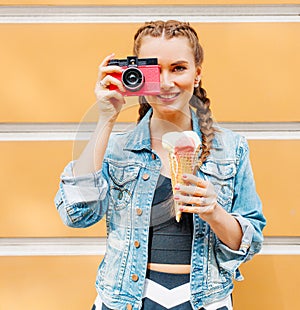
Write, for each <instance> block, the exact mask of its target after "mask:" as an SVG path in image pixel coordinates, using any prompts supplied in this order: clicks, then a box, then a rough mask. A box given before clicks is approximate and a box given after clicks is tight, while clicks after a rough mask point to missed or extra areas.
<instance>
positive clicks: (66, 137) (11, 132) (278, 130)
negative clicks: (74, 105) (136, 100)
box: [0, 122, 300, 141]
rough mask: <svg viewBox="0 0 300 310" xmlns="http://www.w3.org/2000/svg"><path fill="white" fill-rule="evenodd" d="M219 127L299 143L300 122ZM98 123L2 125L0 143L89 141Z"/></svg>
mask: <svg viewBox="0 0 300 310" xmlns="http://www.w3.org/2000/svg"><path fill="white" fill-rule="evenodd" d="M218 125H220V126H222V127H225V128H229V129H231V130H233V131H236V132H238V133H240V134H242V135H244V136H245V137H246V138H247V139H249V140H299V139H300V122H273V123H271V122H265V123H262V122H260V123H255V122H251V123H250V122H249V123H245V122H244V123H238V122H220V123H218ZM95 126H96V123H0V141H75V140H77V141H85V140H88V139H89V138H90V136H91V134H92V132H93V130H94V128H95ZM134 126H135V123H133V122H131V123H126V122H119V123H116V124H115V126H114V129H113V131H114V132H124V131H128V130H131V129H132V128H134Z"/></svg>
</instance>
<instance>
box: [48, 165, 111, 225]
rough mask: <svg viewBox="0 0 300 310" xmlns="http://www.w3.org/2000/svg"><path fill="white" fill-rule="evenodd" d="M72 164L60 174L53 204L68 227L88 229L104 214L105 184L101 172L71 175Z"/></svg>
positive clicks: (105, 204)
mask: <svg viewBox="0 0 300 310" xmlns="http://www.w3.org/2000/svg"><path fill="white" fill-rule="evenodd" d="M73 165H74V162H70V163H69V164H68V165H67V166H66V168H65V169H64V171H63V173H62V174H61V178H60V184H59V190H58V192H57V194H56V196H55V199H54V202H55V205H56V208H57V210H58V212H59V214H60V216H61V218H62V220H63V222H64V223H65V224H66V225H67V226H70V227H78V228H79V227H88V226H90V225H93V224H94V223H96V222H98V221H99V220H100V219H101V218H102V217H103V216H104V214H105V212H106V206H107V203H105V200H106V194H107V188H108V185H107V182H106V180H105V178H104V177H103V170H99V171H97V172H95V173H90V174H87V175H83V176H77V177H76V176H74V175H73Z"/></svg>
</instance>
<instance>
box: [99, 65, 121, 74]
mask: <svg viewBox="0 0 300 310" xmlns="http://www.w3.org/2000/svg"><path fill="white" fill-rule="evenodd" d="M99 70H100V71H101V72H102V73H106V74H107V73H120V74H121V73H122V72H123V71H124V70H123V68H122V67H120V66H105V67H101V68H100V69H99Z"/></svg>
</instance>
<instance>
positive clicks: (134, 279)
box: [131, 274, 139, 282]
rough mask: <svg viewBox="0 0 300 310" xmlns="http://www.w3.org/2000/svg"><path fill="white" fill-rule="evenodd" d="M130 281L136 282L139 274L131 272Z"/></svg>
mask: <svg viewBox="0 0 300 310" xmlns="http://www.w3.org/2000/svg"><path fill="white" fill-rule="evenodd" d="M131 279H132V281H134V282H136V281H137V280H138V279H139V276H138V275H137V274H133V275H132V276H131Z"/></svg>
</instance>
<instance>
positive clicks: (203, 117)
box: [190, 81, 216, 167]
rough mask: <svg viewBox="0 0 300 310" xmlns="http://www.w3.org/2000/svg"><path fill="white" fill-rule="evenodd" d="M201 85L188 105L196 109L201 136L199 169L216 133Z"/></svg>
mask: <svg viewBox="0 0 300 310" xmlns="http://www.w3.org/2000/svg"><path fill="white" fill-rule="evenodd" d="M201 84H202V83H201V81H200V83H199V87H197V88H195V90H194V96H192V98H191V100H190V105H191V106H192V107H194V108H196V115H197V117H198V123H199V127H200V131H201V134H202V152H201V156H200V159H199V163H198V166H199V167H200V166H201V165H202V163H204V162H205V160H206V159H207V157H208V156H209V154H210V150H211V147H212V141H213V139H214V137H215V132H216V129H215V128H214V127H213V119H212V113H211V110H210V100H209V98H207V95H206V91H205V89H204V88H202V87H201Z"/></svg>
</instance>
